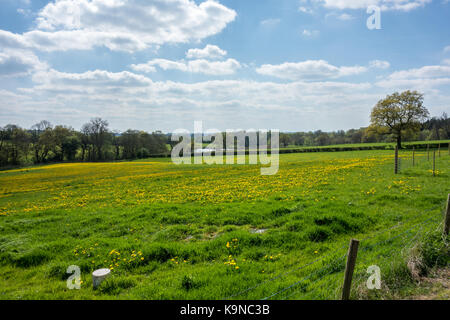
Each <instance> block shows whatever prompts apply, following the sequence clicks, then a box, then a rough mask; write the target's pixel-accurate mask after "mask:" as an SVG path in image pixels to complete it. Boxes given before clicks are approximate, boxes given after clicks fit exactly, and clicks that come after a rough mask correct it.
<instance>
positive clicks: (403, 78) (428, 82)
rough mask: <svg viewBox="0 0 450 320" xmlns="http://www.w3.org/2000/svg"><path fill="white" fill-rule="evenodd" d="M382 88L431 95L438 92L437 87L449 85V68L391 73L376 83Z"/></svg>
mask: <svg viewBox="0 0 450 320" xmlns="http://www.w3.org/2000/svg"><path fill="white" fill-rule="evenodd" d="M376 85H377V86H380V87H383V88H399V89H400V90H406V89H415V90H419V91H422V92H423V91H427V92H431V93H433V92H434V93H436V92H439V87H441V86H448V85H450V66H445V65H436V66H424V67H421V68H414V69H408V70H401V71H396V72H393V73H391V74H390V75H389V76H388V77H387V78H385V79H382V80H380V81H378V82H377V83H376Z"/></svg>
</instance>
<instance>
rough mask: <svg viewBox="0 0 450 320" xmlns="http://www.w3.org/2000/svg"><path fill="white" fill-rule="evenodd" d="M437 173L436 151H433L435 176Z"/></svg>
mask: <svg viewBox="0 0 450 320" xmlns="http://www.w3.org/2000/svg"><path fill="white" fill-rule="evenodd" d="M435 175H436V151H433V177H434V176H435Z"/></svg>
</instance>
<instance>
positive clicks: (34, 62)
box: [0, 49, 47, 77]
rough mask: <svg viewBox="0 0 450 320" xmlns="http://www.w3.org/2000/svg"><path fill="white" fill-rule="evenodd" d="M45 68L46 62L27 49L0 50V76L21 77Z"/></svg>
mask: <svg viewBox="0 0 450 320" xmlns="http://www.w3.org/2000/svg"><path fill="white" fill-rule="evenodd" d="M46 68H47V64H45V63H43V62H41V61H39V59H38V57H37V56H36V55H35V54H34V53H32V52H31V51H28V50H21V49H3V50H0V77H22V76H27V75H30V74H31V73H32V72H35V71H38V70H43V69H46Z"/></svg>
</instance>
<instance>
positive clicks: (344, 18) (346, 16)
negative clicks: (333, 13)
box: [337, 13, 354, 21]
mask: <svg viewBox="0 0 450 320" xmlns="http://www.w3.org/2000/svg"><path fill="white" fill-rule="evenodd" d="M337 19H339V20H342V21H349V20H353V19H354V17H353V16H352V15H351V14H348V13H343V14H340V15H338V16H337Z"/></svg>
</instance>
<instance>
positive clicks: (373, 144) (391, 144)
mask: <svg viewBox="0 0 450 320" xmlns="http://www.w3.org/2000/svg"><path fill="white" fill-rule="evenodd" d="M449 142H450V140H430V141H411V142H403V143H402V146H403V147H409V146H414V145H427V144H429V145H433V146H437V145H439V144H443V145H447V144H448V143H449ZM395 144H396V143H395V142H368V143H345V144H333V145H326V146H296V145H289V146H286V147H282V148H280V149H281V150H286V149H299V150H304V149H328V148H336V149H342V148H355V149H357V148H362V147H363V148H364V147H385V148H395Z"/></svg>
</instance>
